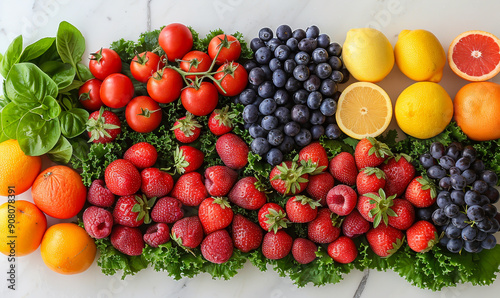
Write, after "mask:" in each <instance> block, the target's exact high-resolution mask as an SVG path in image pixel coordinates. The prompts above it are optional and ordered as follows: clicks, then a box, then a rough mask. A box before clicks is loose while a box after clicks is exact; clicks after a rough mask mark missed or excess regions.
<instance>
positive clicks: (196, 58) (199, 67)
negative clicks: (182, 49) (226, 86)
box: [180, 51, 212, 80]
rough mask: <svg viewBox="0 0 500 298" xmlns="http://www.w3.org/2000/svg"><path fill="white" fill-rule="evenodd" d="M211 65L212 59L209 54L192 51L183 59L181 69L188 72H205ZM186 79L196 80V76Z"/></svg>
mask: <svg viewBox="0 0 500 298" xmlns="http://www.w3.org/2000/svg"><path fill="white" fill-rule="evenodd" d="M211 65H212V58H210V56H208V54H207V53H204V52H202V51H191V52H189V53H187V54H186V55H184V57H182V61H181V64H180V68H181V69H182V70H184V71H186V72H205V71H208V70H209V69H210V66H211ZM198 77H199V75H198ZM186 78H188V79H191V80H194V79H195V78H196V76H194V75H188V76H186Z"/></svg>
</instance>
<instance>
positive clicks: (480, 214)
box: [467, 205, 485, 221]
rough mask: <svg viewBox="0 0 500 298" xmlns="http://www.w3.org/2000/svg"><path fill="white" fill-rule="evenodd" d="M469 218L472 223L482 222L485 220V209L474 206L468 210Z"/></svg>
mask: <svg viewBox="0 0 500 298" xmlns="http://www.w3.org/2000/svg"><path fill="white" fill-rule="evenodd" d="M467 217H468V218H469V219H470V220H472V221H482V220H484V219H485V214H484V209H483V208H482V207H481V206H478V205H474V206H469V207H468V208H467Z"/></svg>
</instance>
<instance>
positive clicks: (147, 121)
mask: <svg viewBox="0 0 500 298" xmlns="http://www.w3.org/2000/svg"><path fill="white" fill-rule="evenodd" d="M161 118H162V111H161V108H160V105H159V104H158V103H157V102H156V101H154V100H153V99H152V98H151V97H149V96H137V97H135V98H133V99H132V100H131V101H130V102H129V103H128V105H127V108H126V109H125V119H127V123H128V125H129V126H130V128H132V129H133V130H135V131H137V132H142V133H146V132H151V131H153V130H155V129H156V128H157V127H158V126H160V123H161Z"/></svg>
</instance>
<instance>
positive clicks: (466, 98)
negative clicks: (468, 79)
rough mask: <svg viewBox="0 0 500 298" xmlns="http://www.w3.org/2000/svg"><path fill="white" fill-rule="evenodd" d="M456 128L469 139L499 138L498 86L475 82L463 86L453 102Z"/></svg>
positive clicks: (499, 106) (499, 109)
mask: <svg viewBox="0 0 500 298" xmlns="http://www.w3.org/2000/svg"><path fill="white" fill-rule="evenodd" d="M453 108H454V117H455V121H456V122H457V124H458V126H460V128H461V129H462V131H463V132H464V133H465V134H466V135H467V136H468V137H469V138H471V139H473V140H476V141H488V140H494V139H498V138H500V116H499V115H500V85H499V84H496V83H492V82H475V83H469V84H467V85H465V86H463V87H462V88H461V89H460V90H459V91H458V93H457V95H456V96H455V101H454V102H453Z"/></svg>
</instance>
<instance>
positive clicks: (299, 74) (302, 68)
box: [293, 64, 310, 82]
mask: <svg viewBox="0 0 500 298" xmlns="http://www.w3.org/2000/svg"><path fill="white" fill-rule="evenodd" d="M309 75H310V71H309V68H308V67H307V66H306V65H302V64H301V65H297V67H295V69H294V70H293V77H294V78H295V79H297V80H298V81H300V82H304V81H305V80H307V79H308V78H309Z"/></svg>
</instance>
